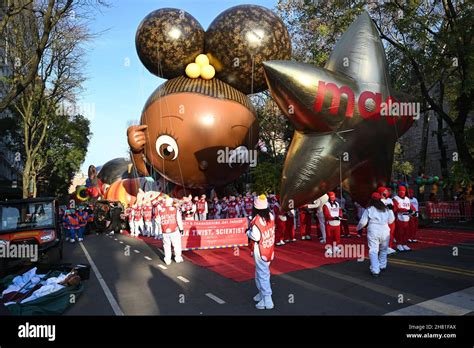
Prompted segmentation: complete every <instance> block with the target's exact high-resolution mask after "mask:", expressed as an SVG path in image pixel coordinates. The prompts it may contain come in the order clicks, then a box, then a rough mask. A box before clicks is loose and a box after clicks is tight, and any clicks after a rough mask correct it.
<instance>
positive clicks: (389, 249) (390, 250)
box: [387, 248, 397, 255]
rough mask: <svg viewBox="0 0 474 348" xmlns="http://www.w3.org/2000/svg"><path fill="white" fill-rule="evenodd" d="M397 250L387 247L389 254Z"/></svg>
mask: <svg viewBox="0 0 474 348" xmlns="http://www.w3.org/2000/svg"><path fill="white" fill-rule="evenodd" d="M396 252H397V251H396V250H395V249H392V248H388V249H387V255H390V254H393V253H396Z"/></svg>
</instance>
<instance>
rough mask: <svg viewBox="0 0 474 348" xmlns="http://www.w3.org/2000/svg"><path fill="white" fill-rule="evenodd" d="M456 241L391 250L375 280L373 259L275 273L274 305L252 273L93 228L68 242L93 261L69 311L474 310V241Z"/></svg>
mask: <svg viewBox="0 0 474 348" xmlns="http://www.w3.org/2000/svg"><path fill="white" fill-rule="evenodd" d="M298 243H301V242H298ZM455 246H456V247H457V248H458V252H459V255H458V256H453V246H444V247H433V248H429V249H423V250H418V251H416V252H407V253H403V254H398V255H392V256H389V265H388V269H387V270H386V271H385V272H384V273H383V274H382V275H381V276H380V277H379V278H375V279H374V278H372V277H371V275H370V273H369V271H368V260H364V261H363V262H357V261H347V262H342V263H338V264H333V265H325V266H321V267H317V268H313V269H306V270H301V271H294V272H289V273H286V274H281V275H276V276H272V278H271V282H272V288H273V292H274V294H273V299H274V303H275V308H274V309H273V310H271V311H259V310H257V309H255V307H254V302H253V301H252V297H253V296H254V295H255V294H256V292H257V291H256V288H255V284H254V281H253V280H248V281H243V282H235V281H233V280H231V279H227V278H225V277H222V276H221V275H219V274H217V273H215V272H213V271H210V270H209V269H205V268H202V267H199V266H196V265H194V264H193V263H191V262H190V261H189V260H187V259H186V253H187V252H184V256H185V262H184V263H182V264H176V263H174V262H173V263H172V264H171V265H169V266H166V265H165V263H164V262H163V261H162V258H163V256H162V253H161V250H160V249H158V248H153V247H150V246H149V245H148V244H146V243H145V242H143V241H141V240H138V239H132V238H130V237H128V236H124V235H115V236H106V235H90V236H87V238H86V239H85V241H84V242H83V243H81V245H78V243H75V244H73V245H71V244H69V243H67V244H65V259H64V260H63V261H64V262H71V263H81V262H85V263H90V264H91V265H94V266H93V267H92V268H93V269H92V270H91V277H90V279H89V280H88V281H85V282H84V286H85V290H84V292H83V294H82V295H81V297H80V298H79V299H78V300H77V303H76V304H75V305H74V306H72V307H71V308H70V309H69V310H68V311H67V312H66V313H65V314H66V315H124V314H125V315H255V314H257V315H258V314H260V315H281V314H284V315H397V314H402V315H473V313H474V302H473V298H474V286H473V285H474V269H473V268H472V265H473V264H474V241H470V242H464V243H460V244H456V245H455ZM278 250H279V249H277V253H276V258H278ZM128 254H129V256H126V255H128ZM399 302H402V303H399Z"/></svg>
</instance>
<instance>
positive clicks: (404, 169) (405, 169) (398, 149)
mask: <svg viewBox="0 0 474 348" xmlns="http://www.w3.org/2000/svg"><path fill="white" fill-rule="evenodd" d="M403 158H404V156H403V147H402V145H401V144H400V143H399V142H397V143H396V144H395V151H394V156H393V166H392V173H393V174H392V177H393V178H405V176H407V175H411V174H412V173H413V164H411V163H410V162H408V161H404V160H403Z"/></svg>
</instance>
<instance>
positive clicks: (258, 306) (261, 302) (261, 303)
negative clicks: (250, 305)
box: [255, 298, 265, 309]
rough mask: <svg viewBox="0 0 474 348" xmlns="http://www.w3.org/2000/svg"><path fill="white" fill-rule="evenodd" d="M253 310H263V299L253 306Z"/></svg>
mask: <svg viewBox="0 0 474 348" xmlns="http://www.w3.org/2000/svg"><path fill="white" fill-rule="evenodd" d="M255 308H257V309H265V301H263V298H262V299H261V300H260V301H259V302H258V303H257V304H256V305H255Z"/></svg>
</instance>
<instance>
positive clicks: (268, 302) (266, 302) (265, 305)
mask: <svg viewBox="0 0 474 348" xmlns="http://www.w3.org/2000/svg"><path fill="white" fill-rule="evenodd" d="M273 307H274V305H273V301H272V297H271V296H265V297H264V298H263V299H261V300H260V301H259V302H258V303H257V304H256V305H255V308H257V309H273Z"/></svg>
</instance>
